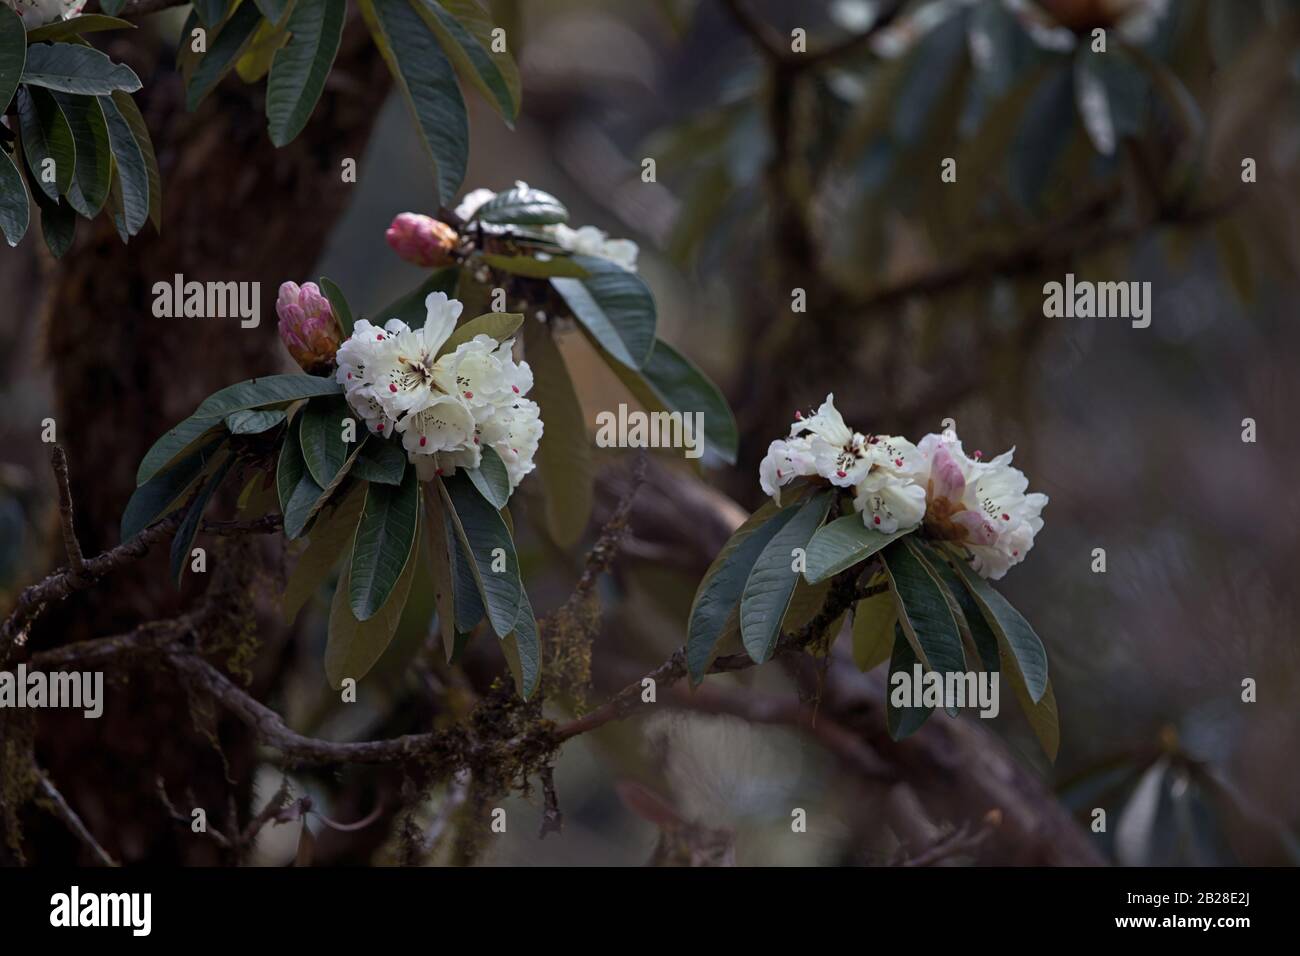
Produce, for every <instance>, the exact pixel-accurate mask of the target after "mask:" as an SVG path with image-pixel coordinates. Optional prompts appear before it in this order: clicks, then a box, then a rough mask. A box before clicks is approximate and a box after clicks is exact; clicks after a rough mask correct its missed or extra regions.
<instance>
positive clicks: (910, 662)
mask: <svg viewBox="0 0 1300 956" xmlns="http://www.w3.org/2000/svg"><path fill="white" fill-rule="evenodd" d="M917 663H918V661H917V659H916V652H915V651H914V650H913V648H912V642H911V641H910V640H908V639H907V636H906V635H905V634H904V633H903V626H902V622H901V621H896V622H895V624H894V653H893V656H892V657H891V658H890V660H889V678H888V680H887V681H886V683H885V729H886V730H888V731H889V736H890V737H891V738H893V739H894V740H902V739H903V738H904V737H908V736H911V735H912V734H914V733H916V732H917V731H918V730H920V729H921V725H922V724H924V723H925V722H926V721H927V720H929V718H930V713H931V712H932V711H933V708H932V707H926V706H925V705H922V706H920V707H911V706H907V707H896V706H895V705H894V694H893V690H894V675H895V674H906V675H907V684H905V685H904V686H905V687H910V686H912V685H913V684H915V682H916V670H915V668H916V665H917Z"/></svg>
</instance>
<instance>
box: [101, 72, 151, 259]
mask: <svg viewBox="0 0 1300 956" xmlns="http://www.w3.org/2000/svg"><path fill="white" fill-rule="evenodd" d="M99 107H100V109H102V110H103V111H104V121H105V122H106V123H107V124H108V142H109V148H110V149H111V150H112V152H113V160H114V162H115V164H116V167H115V168H116V171H117V177H118V179H119V181H120V182H121V188H122V221H123V227H124V229H125V231H126V233H127V235H129V236H134V235H135V234H136V233H138V232H139V231H140V230H141V229H142V228H144V224H145V222H146V221H147V220H148V218H149V169H148V167H147V166H146V164H145V159H144V150H142V149H141V148H140V144H139V143H137V142H136V139H135V135H134V134H133V133H132V132H131V125H130V124H129V123H128V122H127V121H126V117H124V116H123V115H122V114H121V112H119V111H118V108H117V104H116V102H115V101H114V100H113V98H112V97H111V96H101V97H99Z"/></svg>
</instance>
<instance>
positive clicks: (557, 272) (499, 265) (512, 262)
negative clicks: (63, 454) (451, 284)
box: [482, 253, 587, 279]
mask: <svg viewBox="0 0 1300 956" xmlns="http://www.w3.org/2000/svg"><path fill="white" fill-rule="evenodd" d="M482 258H483V261H484V262H486V263H487V264H488V265H490V266H491V267H492V268H493V269H500V270H501V271H502V272H508V273H510V274H511V275H516V276H527V277H528V278H530V279H550V278H552V277H554V276H568V277H569V278H573V279H585V278H586V277H587V270H586V269H584V268H583V267H582V266H580V265H578V264H577V263H576V262H574V261H573V260H572V259H570V258H569V257H568V256H552V257H551V258H549V259H538V258H536V257H535V256H505V255H494V254H492V253H484V254H483V256H482Z"/></svg>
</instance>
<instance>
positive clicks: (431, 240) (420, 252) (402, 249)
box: [384, 212, 460, 269]
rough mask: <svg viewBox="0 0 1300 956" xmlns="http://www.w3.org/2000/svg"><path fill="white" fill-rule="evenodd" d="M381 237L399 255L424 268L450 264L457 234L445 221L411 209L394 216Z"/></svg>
mask: <svg viewBox="0 0 1300 956" xmlns="http://www.w3.org/2000/svg"><path fill="white" fill-rule="evenodd" d="M384 237H385V238H386V239H387V240H388V244H389V245H390V246H392V247H393V251H394V252H396V253H397V254H398V255H399V256H401V257H402V258H403V259H405V260H406V261H407V262H410V263H412V264H414V265H417V266H424V267H425V268H426V269H436V268H442V267H443V266H449V265H451V264H452V262H453V260H452V250H454V249H455V248H456V242H457V240H458V239H459V238H460V237H459V236H457V235H456V230H455V229H452V228H451V226H449V225H447V224H446V223H445V222H439V221H438V220H437V219H434V218H432V217H430V216H422V215H420V214H419V213H414V212H403V213H399V214H398V215H397V216H395V217H394V218H393V224H392V225H391V226H389V227H388V231H387V232H386V233H384Z"/></svg>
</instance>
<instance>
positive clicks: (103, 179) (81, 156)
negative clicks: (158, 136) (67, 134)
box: [54, 93, 113, 219]
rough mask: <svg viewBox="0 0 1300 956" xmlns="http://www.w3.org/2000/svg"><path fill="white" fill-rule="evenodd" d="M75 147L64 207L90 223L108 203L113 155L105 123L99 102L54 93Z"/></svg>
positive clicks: (88, 98)
mask: <svg viewBox="0 0 1300 956" xmlns="http://www.w3.org/2000/svg"><path fill="white" fill-rule="evenodd" d="M54 100H55V102H57V103H58V104H59V108H60V109H61V110H62V111H63V115H64V117H66V118H67V121H68V126H70V127H71V128H72V139H73V142H74V143H76V150H77V159H76V169H75V171H74V173H73V177H72V185H71V186H70V187H69V188H68V193H67V196H68V205H70V206H71V207H72V208H73V209H75V210H76V211H77V212H78V213H79V214H81V215H82V216H85V217H86V218H87V219H94V218H95V216H96V215H98V214H99V210H100V209H102V208H103V207H104V201H105V200H106V199H108V188H109V185H110V184H111V181H112V173H113V153H112V150H111V148H110V146H109V142H108V123H107V122H106V121H105V120H104V111H103V110H102V109H101V108H100V106H99V100H98V99H96V98H95V97H93V96H73V95H71V94H68V93H55V94H54Z"/></svg>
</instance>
